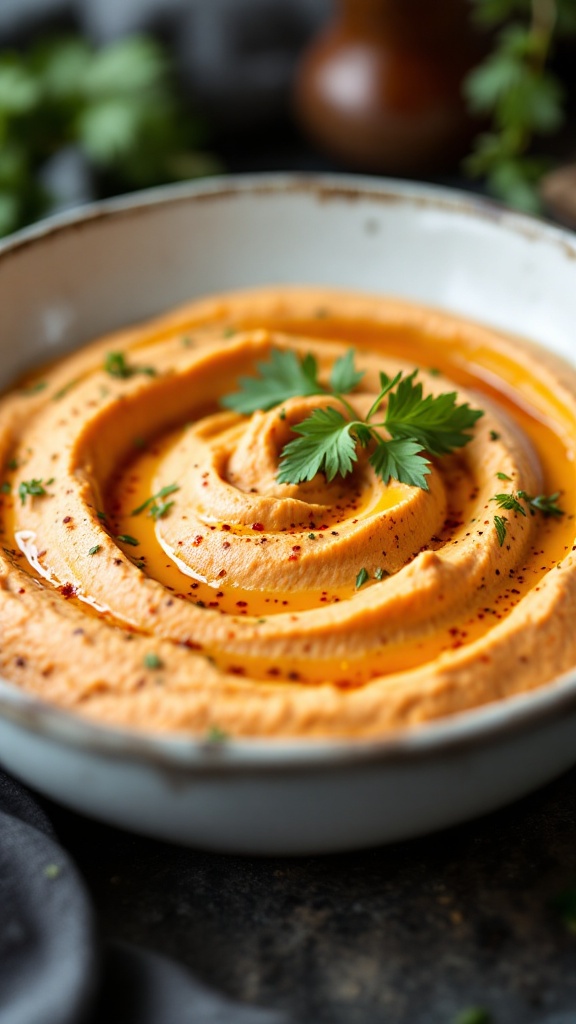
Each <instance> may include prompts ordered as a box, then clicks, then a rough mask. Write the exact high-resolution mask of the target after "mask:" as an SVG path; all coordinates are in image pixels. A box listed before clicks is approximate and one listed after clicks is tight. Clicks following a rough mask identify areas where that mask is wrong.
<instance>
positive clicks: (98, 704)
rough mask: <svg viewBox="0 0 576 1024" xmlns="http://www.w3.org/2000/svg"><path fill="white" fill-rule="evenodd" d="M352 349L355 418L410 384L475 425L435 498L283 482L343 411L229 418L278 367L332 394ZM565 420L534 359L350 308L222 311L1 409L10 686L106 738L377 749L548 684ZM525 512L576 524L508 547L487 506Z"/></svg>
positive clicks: (318, 481)
mask: <svg viewBox="0 0 576 1024" xmlns="http://www.w3.org/2000/svg"><path fill="white" fill-rule="evenodd" d="M351 345H353V346H354V347H355V349H356V362H357V365H358V367H359V368H360V369H362V370H365V376H364V378H363V380H362V382H361V385H360V386H359V387H358V388H357V390H356V391H355V392H354V394H353V396H351V401H352V402H353V404H354V406H355V408H356V409H357V410H358V412H359V413H360V414H361V415H362V414H364V413H365V412H366V411H367V410H368V409H369V407H370V406H371V404H372V402H373V400H374V397H375V395H376V394H378V391H379V372H380V371H381V370H384V371H385V372H386V373H388V374H389V375H393V374H394V373H395V372H396V371H397V370H398V369H402V370H404V371H406V372H410V371H411V370H412V369H414V368H415V367H419V368H420V379H421V380H422V382H423V384H424V389H425V392H426V393H433V394H435V393H442V392H446V391H452V390H455V389H456V390H457V391H458V396H459V401H467V402H469V403H470V405H472V406H474V407H479V408H482V409H484V412H485V415H484V416H483V417H482V419H480V420H479V421H478V424H477V425H476V427H475V429H474V431H473V438H472V440H471V442H470V443H469V444H468V445H467V446H466V447H465V448H463V449H461V450H459V451H458V452H457V453H455V454H453V455H450V456H445V457H443V458H439V459H434V460H432V472H431V475H430V477H429V484H430V489H429V491H423V490H420V489H419V488H415V487H410V486H408V485H405V484H400V483H397V482H394V481H391V482H390V483H389V484H387V485H384V484H383V482H382V480H381V479H379V478H378V477H377V476H376V475H375V474H374V471H373V470H372V469H371V467H370V465H369V464H368V461H367V459H366V457H365V453H364V455H362V454H361V456H360V459H359V462H358V463H357V464H356V467H355V470H354V472H353V473H352V474H351V475H350V476H349V477H346V478H345V479H344V480H343V479H341V478H339V477H337V478H336V479H334V480H333V481H331V482H327V481H326V479H325V477H324V476H323V475H322V474H318V476H317V477H315V479H314V480H312V481H310V482H308V483H303V484H298V485H293V484H290V485H287V484H279V483H278V481H277V471H278V461H279V457H280V453H281V451H282V448H283V447H284V445H285V444H286V443H287V442H288V441H289V440H290V438H291V437H293V436H294V435H293V433H292V426H293V425H294V424H296V423H299V422H301V421H302V420H303V419H304V418H305V417H306V416H307V415H308V414H309V413H310V411H311V410H312V409H313V408H316V407H317V406H319V405H330V404H333V399H330V398H329V397H324V396H313V397H306V398H292V399H290V400H289V401H287V402H286V403H285V404H283V405H282V406H279V407H276V408H274V409H272V410H270V411H268V412H258V413H255V414H254V415H253V416H251V417H244V416H240V415H238V414H236V413H233V412H223V411H222V410H221V408H220V407H219V399H220V398H221V397H222V396H223V395H224V394H226V393H229V392H231V391H233V390H235V388H236V386H237V380H238V377H239V376H241V375H245V374H246V373H253V372H255V366H256V364H257V363H258V362H261V361H263V360H265V359H266V358H267V356H268V355H269V354H270V351H271V349H272V348H273V347H276V348H279V349H286V348H292V349H294V350H295V351H297V352H298V353H299V354H301V355H305V354H306V353H308V352H311V353H313V354H314V356H315V357H316V358H317V360H318V363H319V367H320V372H321V376H322V379H324V380H327V379H328V374H329V371H330V367H331V366H332V365H333V363H334V361H335V359H337V358H338V357H339V356H341V355H342V354H343V353H344V352H345V351H346V350H347V349H348V348H349V347H350V346H351ZM111 353H114V354H115V353H121V354H122V355H123V357H124V361H123V362H122V361H121V363H120V372H119V373H118V372H117V373H114V372H113V373H110V372H109V371H110V354H111ZM122 370H124V372H122ZM575 396H576V375H575V373H574V371H572V370H571V369H570V368H568V367H567V366H565V365H563V364H560V363H559V362H558V361H557V360H556V359H554V358H552V357H550V356H549V355H546V354H545V353H543V352H541V351H540V350H538V349H536V348H534V347H533V346H530V345H528V344H527V343H522V344H521V343H518V342H513V341H510V340H509V339H506V338H504V337H501V336H498V335H496V334H494V333H493V332H491V331H489V330H487V329H484V328H481V327H478V326H475V325H472V324H468V323H466V322H463V321H461V320H458V319H456V318H453V317H449V316H447V315H443V314H440V313H435V312H430V311H426V310H422V309H419V308H417V307H413V306H408V305H405V304H401V303H396V302H390V301H385V300H383V299H379V298H370V297H365V296H354V295H346V294H344V295H342V294H339V293H335V292H318V291H313V290H301V289H296V288H292V289H290V288H284V289H264V290H260V291H258V292H244V293H235V294H232V295H226V296H223V297H218V298H215V299H207V300H204V301H201V302H198V303H195V304H193V305H191V306H189V307H187V308H185V309H183V310H179V311H177V312H176V313H173V314H171V315H169V316H166V317H164V318H162V319H160V320H158V321H155V322H153V323H152V324H148V325H145V326H143V327H139V328H134V329H131V330H128V331H124V332H122V333H119V334H117V335H115V336H112V337H108V338H105V339H103V340H101V341H98V342H96V343H93V344H92V345H91V346H89V347H88V348H86V349H83V350H82V351H80V352H78V353H77V354H75V355H73V356H69V357H67V358H66V359H65V360H62V361H61V362H59V363H57V364H55V365H54V366H53V367H51V368H50V369H47V370H45V371H42V372H41V373H40V374H39V375H37V376H36V377H35V378H34V379H32V380H31V381H27V382H26V384H25V385H24V386H22V387H20V388H18V389H17V390H14V391H12V392H10V393H9V394H8V395H6V396H5V397H4V399H3V400H2V403H1V404H0V457H1V459H2V464H3V466H4V467H5V469H4V476H3V480H2V495H1V500H2V510H1V511H2V519H1V528H2V531H3V540H2V546H3V552H2V554H1V556H0V587H1V589H0V621H1V625H2V650H1V653H0V659H1V661H0V667H1V669H2V672H3V674H4V675H5V676H6V677H7V678H8V679H11V680H13V681H14V682H15V683H17V684H19V685H20V686H22V687H24V688H26V689H27V690H29V691H30V692H33V693H35V694H37V695H40V696H42V697H45V698H46V699H48V700H50V701H55V702H57V703H58V704H60V705H62V706H64V707H66V708H69V709H74V710H77V711H80V712H83V713H85V714H87V715H90V716H92V717H94V718H95V719H98V720H104V721H107V722H109V723H115V724H123V725H134V726H138V727H142V728H147V729H151V730H180V731H183V730H185V731H190V732H192V733H195V734H203V733H205V731H206V730H207V729H209V728H210V727H212V726H218V728H219V729H222V730H223V731H225V732H226V733H229V734H231V735H243V736H314V737H331V736H332V737H336V736H338V737H361V736H375V735H381V734H383V733H385V732H387V731H389V730H392V729H397V728H400V727H405V726H407V725H411V724H414V723H417V722H421V721H425V720H427V719H431V718H435V717H438V716H442V715H446V714H450V713H453V712H455V711H460V710H463V709H466V708H470V707H474V706H477V705H479V704H482V703H485V702H487V701H490V700H494V699H497V698H501V697H504V696H507V695H509V694H513V693H516V692H519V691H522V690H525V689H530V688H533V687H536V686H539V685H542V684H544V683H546V682H547V681H550V680H551V679H552V678H554V677H555V676H556V675H558V674H559V673H561V672H562V671H565V670H567V669H569V668H570V667H573V666H574V664H575V663H576V630H574V628H573V623H574V615H575V612H576V572H575V568H574V565H573V554H572V551H573V545H574V532H575V529H574V519H573V511H574V508H575V502H576V481H575V470H574V450H575V447H576V429H575V427H576V397H575ZM31 482H36V484H37V486H36V488H34V486H32V487H31V488H30V484H31ZM30 489H31V490H32V491H34V490H36V491H39V493H36V494H34V493H29V492H30ZM519 490H522V491H525V492H527V493H528V494H531V495H537V494H541V493H546V494H550V493H552V492H556V491H559V492H561V496H560V499H559V504H560V506H561V508H562V509H563V510H564V512H565V514H564V515H563V516H562V517H558V518H555V517H545V516H543V515H541V514H539V513H534V514H527V515H525V516H522V515H519V514H517V513H514V512H510V511H508V512H501V514H502V515H504V516H505V517H506V519H507V528H506V537H505V540H504V543H503V544H501V543H500V538H499V536H498V533H497V530H496V528H495V525H494V516H495V514H496V513H499V511H500V510H499V509H498V507H497V505H496V504H495V503H494V500H493V499H494V496H495V494H497V493H501V492H503V491H506V492H509V493H517V492H518V491H519ZM157 495H161V496H162V495H163V496H164V497H163V499H162V500H164V501H165V507H164V508H162V507H161V508H160V509H158V507H157V506H155V505H154V496H157ZM158 500H160V499H158ZM142 506H143V507H142ZM139 508H141V511H136V510H137V509H139ZM154 511H156V515H154ZM151 513H152V514H151ZM158 513H159V514H158ZM361 569H365V570H366V573H367V574H368V579H367V580H366V582H365V583H364V584H363V585H362V586H359V587H358V586H357V578H358V573H359V571H360V570H361Z"/></svg>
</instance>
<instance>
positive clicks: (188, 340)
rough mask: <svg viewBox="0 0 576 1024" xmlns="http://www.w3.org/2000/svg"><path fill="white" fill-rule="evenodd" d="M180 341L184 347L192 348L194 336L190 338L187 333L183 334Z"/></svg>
mask: <svg viewBox="0 0 576 1024" xmlns="http://www.w3.org/2000/svg"><path fill="white" fill-rule="evenodd" d="M180 343H181V345H182V346H183V347H184V348H194V344H195V342H194V338H191V337H190V335H189V334H185V335H184V337H183V338H181V339H180Z"/></svg>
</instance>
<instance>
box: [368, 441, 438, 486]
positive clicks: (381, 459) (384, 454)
mask: <svg viewBox="0 0 576 1024" xmlns="http://www.w3.org/2000/svg"><path fill="white" fill-rule="evenodd" d="M421 451H423V448H422V445H421V444H418V442H417V441H412V440H410V439H403V438H397V439H393V440H392V441H382V442H381V443H380V444H379V445H378V446H377V447H376V449H375V450H374V451H373V453H372V455H371V456H370V459H369V462H370V465H371V466H373V467H374V470H375V471H376V473H377V475H378V476H379V477H381V478H382V480H383V481H384V483H385V484H387V483H388V481H389V480H391V479H392V478H393V479H394V480H398V481H399V483H401V484H410V485H411V486H412V487H420V488H422V490H423V491H427V490H428V483H427V481H426V476H427V475H428V473H429V472H430V463H429V461H428V459H426V458H424V457H423V456H422V455H420V452H421Z"/></svg>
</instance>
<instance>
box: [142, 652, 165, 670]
mask: <svg viewBox="0 0 576 1024" xmlns="http://www.w3.org/2000/svg"><path fill="white" fill-rule="evenodd" d="M144 664H145V666H146V668H163V666H164V662H163V661H162V658H160V657H159V655H158V654H156V653H155V651H148V654H145V655H144Z"/></svg>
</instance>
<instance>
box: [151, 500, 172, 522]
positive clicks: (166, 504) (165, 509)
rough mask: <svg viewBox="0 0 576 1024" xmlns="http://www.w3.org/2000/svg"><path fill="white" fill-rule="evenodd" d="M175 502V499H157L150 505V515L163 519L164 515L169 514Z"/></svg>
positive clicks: (153, 517)
mask: <svg viewBox="0 0 576 1024" xmlns="http://www.w3.org/2000/svg"><path fill="white" fill-rule="evenodd" d="M173 504H174V502H173V501H155V502H154V503H153V504H152V505H150V508H149V509H148V515H149V516H151V517H152V519H163V518H164V516H166V515H168V513H169V511H170V509H171V508H172V505H173Z"/></svg>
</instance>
